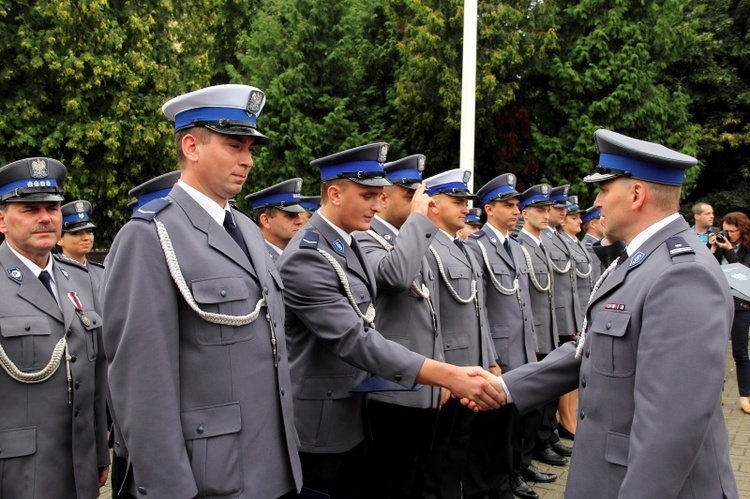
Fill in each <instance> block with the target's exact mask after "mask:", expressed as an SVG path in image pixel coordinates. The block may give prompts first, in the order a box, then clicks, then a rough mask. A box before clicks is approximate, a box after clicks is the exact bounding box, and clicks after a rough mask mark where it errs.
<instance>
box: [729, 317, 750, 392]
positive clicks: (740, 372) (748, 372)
mask: <svg viewBox="0 0 750 499" xmlns="http://www.w3.org/2000/svg"><path fill="white" fill-rule="evenodd" d="M748 330H750V310H735V312H734V320H733V321H732V338H731V339H732V357H734V365H735V367H736V368H737V388H738V389H739V391H740V397H750V358H748V353H747V341H748Z"/></svg>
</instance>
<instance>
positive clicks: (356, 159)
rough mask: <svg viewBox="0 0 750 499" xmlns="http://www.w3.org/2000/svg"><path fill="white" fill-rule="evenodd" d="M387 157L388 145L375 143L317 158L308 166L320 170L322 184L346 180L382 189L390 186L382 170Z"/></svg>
mask: <svg viewBox="0 0 750 499" xmlns="http://www.w3.org/2000/svg"><path fill="white" fill-rule="evenodd" d="M387 155H388V144H387V143H385V142H376V143H374V144H367V145H364V146H359V147H355V148H353V149H347V150H346V151H341V152H337V153H336V154H331V155H330V156H325V157H323V158H318V159H316V160H313V161H312V162H310V166H313V167H315V168H320V180H321V181H323V182H327V181H329V180H336V179H340V178H347V179H349V180H351V181H352V182H356V183H358V184H362V185H368V186H370V187H383V186H386V185H391V183H390V182H389V181H388V179H386V178H385V171H384V170H383V163H385V158H386V156H387Z"/></svg>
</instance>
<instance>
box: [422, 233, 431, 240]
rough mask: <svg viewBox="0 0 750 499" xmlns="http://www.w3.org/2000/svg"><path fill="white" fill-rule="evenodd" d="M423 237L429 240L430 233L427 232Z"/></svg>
mask: <svg viewBox="0 0 750 499" xmlns="http://www.w3.org/2000/svg"><path fill="white" fill-rule="evenodd" d="M424 237H426V238H427V239H429V238H431V237H432V232H428V233H427V234H425V235H424Z"/></svg>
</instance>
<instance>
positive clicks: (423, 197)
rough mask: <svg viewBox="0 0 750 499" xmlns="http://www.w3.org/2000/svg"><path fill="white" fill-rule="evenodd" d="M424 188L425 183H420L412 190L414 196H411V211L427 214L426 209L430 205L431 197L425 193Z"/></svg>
mask: <svg viewBox="0 0 750 499" xmlns="http://www.w3.org/2000/svg"><path fill="white" fill-rule="evenodd" d="M424 190H425V185H424V184H420V185H419V187H417V190H416V191H415V192H414V197H413V198H411V212H412V213H421V214H422V215H424V216H427V210H428V209H429V207H430V203H431V202H432V198H431V197H430V196H428V195H427V194H425V192H424Z"/></svg>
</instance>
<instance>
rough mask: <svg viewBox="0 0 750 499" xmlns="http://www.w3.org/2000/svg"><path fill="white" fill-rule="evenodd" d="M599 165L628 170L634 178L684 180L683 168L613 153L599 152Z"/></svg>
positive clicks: (654, 180) (658, 181) (670, 181)
mask: <svg viewBox="0 0 750 499" xmlns="http://www.w3.org/2000/svg"><path fill="white" fill-rule="evenodd" d="M599 166H603V167H605V168H611V169H613V170H620V171H629V172H630V173H631V175H632V176H633V177H635V178H639V179H642V180H650V181H652V182H657V183H660V184H672V185H682V183H683V182H684V181H685V170H683V169H681V168H670V167H669V166H665V165H656V164H654V163H648V162H646V161H640V160H638V159H633V158H626V157H624V156H617V155H615V154H600V155H599Z"/></svg>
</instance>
